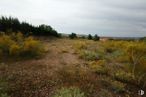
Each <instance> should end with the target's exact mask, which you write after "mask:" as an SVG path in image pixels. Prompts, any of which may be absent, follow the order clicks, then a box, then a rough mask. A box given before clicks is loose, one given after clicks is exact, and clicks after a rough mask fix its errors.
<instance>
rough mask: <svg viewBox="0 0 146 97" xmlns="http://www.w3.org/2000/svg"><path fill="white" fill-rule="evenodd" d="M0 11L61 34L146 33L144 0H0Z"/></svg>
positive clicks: (116, 34)
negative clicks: (42, 25)
mask: <svg viewBox="0 0 146 97" xmlns="http://www.w3.org/2000/svg"><path fill="white" fill-rule="evenodd" d="M0 13H1V14H0V15H7V16H8V15H11V16H14V17H18V18H19V19H20V20H21V21H24V20H25V21H28V22H30V23H32V24H34V25H39V24H42V23H43V24H49V25H52V26H53V27H54V28H55V29H57V30H58V31H59V32H63V33H71V32H76V33H81V34H89V33H91V34H96V33H97V34H99V35H102V36H138V37H139V36H146V28H145V26H146V19H145V17H146V1H145V0H0Z"/></svg>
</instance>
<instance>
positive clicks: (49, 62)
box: [11, 39, 83, 73]
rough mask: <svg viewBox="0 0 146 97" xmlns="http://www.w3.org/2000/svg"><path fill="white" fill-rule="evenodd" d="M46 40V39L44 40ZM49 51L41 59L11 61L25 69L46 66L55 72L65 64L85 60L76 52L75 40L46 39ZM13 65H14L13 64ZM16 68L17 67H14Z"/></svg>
mask: <svg viewBox="0 0 146 97" xmlns="http://www.w3.org/2000/svg"><path fill="white" fill-rule="evenodd" d="M43 42H44V40H43ZM45 48H46V49H47V50H48V52H47V53H46V54H45V56H43V57H42V58H40V59H31V60H24V61H18V62H15V63H11V64H14V65H17V66H19V65H20V67H21V68H23V69H27V70H29V69H30V70H32V68H34V69H37V67H38V69H39V68H40V67H44V69H45V71H46V70H47V71H49V72H51V73H52V72H54V71H56V70H57V69H59V68H61V67H62V66H64V65H73V64H82V63H83V60H81V59H79V58H78V56H77V55H76V54H74V49H73V41H71V40H68V39H57V40H51V41H49V40H45ZM11 66H13V65H11ZM14 68H15V67H14Z"/></svg>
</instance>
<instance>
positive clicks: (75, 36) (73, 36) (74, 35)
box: [69, 33, 77, 39]
mask: <svg viewBox="0 0 146 97" xmlns="http://www.w3.org/2000/svg"><path fill="white" fill-rule="evenodd" d="M69 38H70V39H74V38H77V35H76V33H71V34H70V35H69Z"/></svg>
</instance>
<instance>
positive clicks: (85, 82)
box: [0, 38, 144, 97]
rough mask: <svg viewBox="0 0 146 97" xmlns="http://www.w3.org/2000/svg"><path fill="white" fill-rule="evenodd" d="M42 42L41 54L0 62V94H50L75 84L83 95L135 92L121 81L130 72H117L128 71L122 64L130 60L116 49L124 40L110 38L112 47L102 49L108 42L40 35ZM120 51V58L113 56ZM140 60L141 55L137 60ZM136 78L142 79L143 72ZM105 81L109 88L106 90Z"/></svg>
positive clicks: (46, 96) (29, 96)
mask: <svg viewBox="0 0 146 97" xmlns="http://www.w3.org/2000/svg"><path fill="white" fill-rule="evenodd" d="M41 42H43V43H44V45H45V51H46V52H45V55H44V56H43V57H42V58H37V59H29V60H18V61H3V62H1V64H0V87H1V88H3V91H1V89H0V95H4V96H5V95H6V96H8V97H53V95H52V94H54V93H56V92H55V91H56V90H58V89H60V88H62V87H67V88H69V87H77V88H78V89H80V90H81V91H82V92H84V95H85V96H86V97H97V95H98V94H101V96H99V97H103V96H104V94H105V93H107V95H109V96H111V97H112V96H113V97H117V96H121V97H127V96H125V95H130V97H137V96H138V95H136V94H135V92H137V91H138V89H139V88H138V87H137V86H135V85H133V84H130V83H127V82H124V81H122V80H126V79H128V80H129V76H128V77H126V78H125V77H123V73H119V72H118V70H124V71H123V72H124V74H125V73H126V72H127V71H130V70H129V68H130V67H129V68H128V67H126V66H125V64H126V63H125V62H127V61H128V62H129V60H126V61H125V60H124V58H123V56H122V54H121V53H119V51H122V50H123V48H124V47H123V46H125V45H127V42H117V43H114V42H112V43H111V44H110V45H112V46H114V47H113V48H110V50H107V49H106V50H105V49H104V48H106V47H107V48H108V46H109V45H108V44H106V43H102V42H95V41H91V40H81V39H74V40H70V39H46V38H42V39H41ZM123 43H124V44H123ZM113 44H114V45H113ZM105 45H108V46H105ZM121 45H122V46H121ZM120 46H121V47H120ZM14 47H15V46H14ZM117 48H120V49H117ZM81 51H88V52H94V53H96V58H97V59H98V60H95V59H92V58H94V57H90V58H91V60H84V59H82V58H79V55H80V53H81ZM120 55H121V59H115V58H116V57H118V56H120ZM87 56H88V55H87ZM89 56H90V54H89ZM122 58H123V59H122ZM119 60H120V61H119ZM123 60H124V61H123ZM143 61H144V59H143V58H142V60H141V61H140V62H142V63H143ZM115 76H116V77H117V78H118V79H120V80H117V78H115ZM139 79H140V80H139V83H141V81H143V76H142V77H141V78H139ZM106 85H107V86H109V87H108V90H105V88H106ZM131 87H132V88H131ZM143 89H144V88H143ZM127 91H129V92H127ZM56 95H57V94H56ZM102 95H103V96H102Z"/></svg>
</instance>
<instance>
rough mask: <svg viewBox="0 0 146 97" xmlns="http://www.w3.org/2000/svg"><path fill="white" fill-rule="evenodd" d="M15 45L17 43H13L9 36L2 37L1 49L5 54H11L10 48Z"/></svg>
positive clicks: (0, 39)
mask: <svg viewBox="0 0 146 97" xmlns="http://www.w3.org/2000/svg"><path fill="white" fill-rule="evenodd" d="M14 43H15V41H13V40H12V39H11V38H10V36H8V35H2V36H0V49H1V50H2V51H3V53H4V54H8V53H9V48H10V46H11V45H12V44H14Z"/></svg>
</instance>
